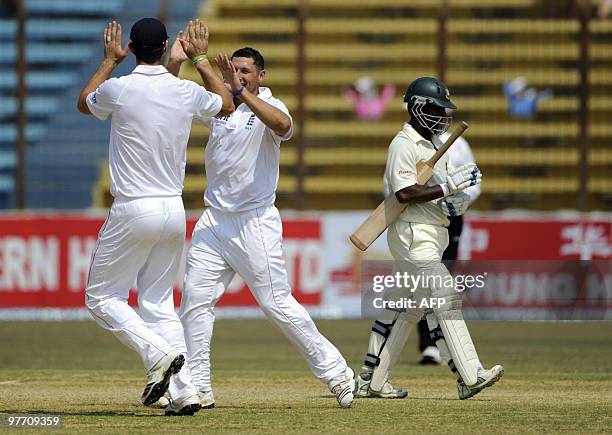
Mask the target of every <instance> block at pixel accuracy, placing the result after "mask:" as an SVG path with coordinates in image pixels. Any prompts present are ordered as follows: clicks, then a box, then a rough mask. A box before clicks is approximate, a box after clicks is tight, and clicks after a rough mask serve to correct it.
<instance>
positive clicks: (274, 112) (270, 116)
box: [238, 89, 291, 136]
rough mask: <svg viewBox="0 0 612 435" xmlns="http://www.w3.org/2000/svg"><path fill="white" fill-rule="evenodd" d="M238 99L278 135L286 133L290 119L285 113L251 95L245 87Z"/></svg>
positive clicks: (289, 126)
mask: <svg viewBox="0 0 612 435" xmlns="http://www.w3.org/2000/svg"><path fill="white" fill-rule="evenodd" d="M238 99H239V100H240V101H242V102H243V103H245V104H246V105H247V106H249V108H250V109H251V110H252V111H253V113H254V114H255V116H257V118H259V119H260V120H261V122H263V123H264V124H265V125H266V127H268V128H270V129H271V130H272V131H274V133H276V134H277V135H278V136H284V135H286V134H287V132H288V131H289V129H290V128H291V119H290V118H289V117H288V116H287V115H286V114H285V113H283V112H282V111H281V110H279V109H277V108H276V107H274V106H272V105H271V104H268V103H266V102H265V101H264V100H262V99H261V98H259V97H257V96H256V95H253V94H252V93H250V92H249V91H248V90H247V89H243V91H242V93H241V94H240V96H239V97H238Z"/></svg>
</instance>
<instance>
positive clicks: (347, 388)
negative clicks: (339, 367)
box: [328, 367, 355, 408]
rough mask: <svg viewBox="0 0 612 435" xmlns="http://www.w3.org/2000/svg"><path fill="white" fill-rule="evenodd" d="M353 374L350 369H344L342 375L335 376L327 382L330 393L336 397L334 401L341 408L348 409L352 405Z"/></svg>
mask: <svg viewBox="0 0 612 435" xmlns="http://www.w3.org/2000/svg"><path fill="white" fill-rule="evenodd" d="M354 377H355V372H354V371H353V369H351V368H350V367H347V368H346V372H345V373H344V374H343V375H340V376H337V377H335V378H334V379H332V380H331V381H329V383H328V386H329V389H330V391H331V392H332V393H334V394H335V395H336V400H337V401H338V404H339V405H340V407H341V408H348V407H350V406H351V403H353V399H354V398H355V396H354V395H353V391H355V379H353V378H354Z"/></svg>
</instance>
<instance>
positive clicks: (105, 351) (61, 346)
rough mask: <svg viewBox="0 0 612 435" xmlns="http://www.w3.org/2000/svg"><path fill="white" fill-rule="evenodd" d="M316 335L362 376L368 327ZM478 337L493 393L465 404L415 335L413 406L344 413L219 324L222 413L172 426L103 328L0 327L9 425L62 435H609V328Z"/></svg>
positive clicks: (282, 346)
mask: <svg viewBox="0 0 612 435" xmlns="http://www.w3.org/2000/svg"><path fill="white" fill-rule="evenodd" d="M317 324H318V326H319V328H320V329H321V331H322V332H323V333H324V334H325V335H326V336H327V337H328V338H329V339H330V340H331V341H332V342H334V343H335V344H336V345H337V346H338V347H339V349H340V350H341V352H342V353H343V354H344V356H345V357H346V358H347V360H348V361H349V363H350V364H351V366H352V367H353V368H355V369H358V368H359V367H360V365H361V361H362V358H363V353H364V352H365V350H366V344H367V338H368V331H369V328H370V322H369V321H319V322H317ZM470 326H471V330H472V335H473V337H474V341H475V343H476V346H477V349H478V350H479V354H480V357H481V359H482V360H483V362H484V363H485V364H486V365H491V364H494V363H499V364H503V365H504V367H505V369H506V375H505V376H504V377H503V378H502V380H501V381H500V382H499V383H498V384H496V385H495V386H494V387H493V388H490V389H486V390H485V391H484V392H482V393H481V394H479V395H478V396H476V397H475V398H473V399H470V400H467V401H459V400H457V392H456V389H455V385H454V380H453V377H452V376H451V374H450V371H449V370H448V368H447V367H421V366H418V365H417V364H416V360H417V353H416V349H415V337H414V336H412V337H411V338H410V339H409V342H408V345H407V347H406V349H405V351H404V355H403V356H402V359H401V360H400V363H399V365H398V366H397V368H396V370H395V372H394V376H393V380H394V382H395V383H396V384H398V385H401V386H404V387H407V388H408V389H409V391H410V395H409V398H408V399H406V400H383V399H358V400H356V401H355V402H354V403H353V406H352V407H351V408H350V409H340V408H338V406H337V404H336V401H335V398H334V397H333V396H332V395H331V393H330V392H329V391H328V390H327V387H326V386H325V385H323V384H321V383H319V382H318V381H317V380H316V379H315V378H314V377H313V376H312V375H311V374H310V372H309V371H308V369H307V367H306V365H305V363H304V362H303V361H302V360H301V358H300V357H299V356H298V355H297V353H296V352H295V351H294V350H293V348H292V347H291V346H290V345H289V343H288V342H287V340H285V338H284V337H283V336H282V335H281V334H280V333H279V332H277V331H276V330H275V329H274V328H273V327H272V326H271V324H269V323H268V322H267V321H265V320H233V321H231V320H226V321H219V322H217V325H216V326H215V338H214V342H213V364H214V366H213V382H214V388H215V397H216V400H217V408H215V409H213V410H203V411H201V412H199V413H198V414H196V415H195V416H193V417H165V416H163V412H162V411H161V410H154V409H147V408H144V407H143V406H141V405H140V400H139V399H140V394H141V392H142V388H143V387H144V381H145V373H144V369H143V368H142V366H141V363H140V360H139V358H138V356H137V355H136V354H135V353H134V352H133V351H131V350H129V349H128V348H126V347H124V346H123V345H121V344H120V343H119V342H118V341H117V340H116V339H115V338H114V337H113V336H112V335H111V334H110V333H107V332H105V331H103V330H102V329H100V328H99V327H97V326H96V325H95V324H94V323H93V322H63V323H55V322H0V343H1V344H2V350H1V351H0V412H1V413H31V414H40V413H45V414H56V415H57V414H59V415H62V416H63V418H64V426H63V430H64V431H66V432H75V431H78V432H82V433H91V432H104V433H119V432H126V431H130V432H132V433H164V432H171V433H174V432H179V431H180V432H192V433H202V432H235V431H257V432H275V433H281V432H282V433H286V432H315V431H316V432H325V433H327V432H353V433H356V432H366V433H374V432H379V433H380V432H391V431H393V432H398V431H399V432H429V431H435V432H440V433H442V432H460V433H467V432H477V433H509V432H514V433H525V432H548V433H558V432H572V433H591V432H611V428H612V358H611V357H612V323H610V322H608V323H605V322H594V323H501V322H471V323H470ZM4 420H5V418H4ZM2 429H5V428H2ZM19 430H21V431H23V429H19ZM53 433H61V431H53Z"/></svg>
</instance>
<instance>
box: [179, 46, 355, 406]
mask: <svg viewBox="0 0 612 435" xmlns="http://www.w3.org/2000/svg"><path fill="white" fill-rule="evenodd" d="M217 63H218V64H219V66H220V68H221V71H222V73H223V75H224V79H225V81H226V83H227V85H228V86H229V87H230V88H231V90H232V93H233V95H234V97H235V104H236V106H237V107H236V111H235V112H234V113H232V114H231V115H230V116H228V117H216V118H214V119H213V120H211V121H208V122H206V124H207V125H209V126H210V128H211V134H210V138H209V140H208V144H207V145H206V151H205V161H206V174H207V178H208V187H207V189H206V192H205V194H204V202H205V203H206V205H207V206H208V207H207V208H206V209H205V210H204V213H203V214H202V217H201V218H200V220H199V221H198V223H197V225H196V227H195V229H194V232H193V237H192V239H191V248H190V249H189V253H188V258H187V267H186V274H185V285H184V289H183V299H182V303H181V309H180V316H181V320H182V321H183V325H184V327H185V336H186V340H187V349H188V363H189V366H190V368H191V373H192V376H193V380H194V383H195V384H196V386H197V387H198V389H199V390H200V393H201V397H202V406H204V407H212V406H214V398H213V395H212V385H211V379H210V370H211V366H210V342H211V337H212V333H213V323H214V319H215V314H214V306H215V304H216V303H217V301H218V300H219V299H220V298H221V296H222V295H223V293H224V292H225V290H226V288H227V286H228V285H229V283H230V281H231V280H232V278H233V277H234V274H236V273H237V274H239V275H240V276H241V277H242V278H243V279H244V280H245V282H246V283H247V285H248V286H249V288H250V290H251V292H252V294H253V295H254V297H255V299H256V300H257V302H258V303H259V305H260V307H261V308H262V310H263V311H264V313H265V314H266V316H267V317H268V318H269V319H270V320H272V321H273V322H274V324H275V325H276V326H278V327H279V328H280V330H281V331H282V332H283V333H284V334H285V335H286V336H287V337H288V338H289V340H290V341H291V342H292V343H293V345H294V346H295V347H296V348H297V349H298V351H299V352H300V353H301V354H302V356H303V357H304V358H305V360H306V362H307V363H308V365H309V367H310V369H311V371H312V372H313V373H314V375H315V376H316V377H317V378H318V379H320V380H321V381H323V382H325V383H327V384H328V385H329V387H330V389H331V391H332V392H333V393H334V394H335V395H336V398H337V400H338V403H339V404H340V406H342V407H348V406H350V404H351V402H352V401H353V389H354V384H355V381H354V379H353V371H352V370H351V369H350V368H348V367H347V364H346V361H345V360H344V358H343V357H342V355H341V354H340V352H339V351H338V350H337V349H336V348H335V347H334V346H333V345H332V344H331V343H330V342H329V341H328V340H327V339H326V338H325V337H324V336H323V335H321V333H320V332H319V331H318V330H317V328H316V326H315V324H314V322H313V321H312V319H311V318H310V315H309V314H308V312H307V311H306V310H305V309H304V307H302V306H301V305H300V304H299V303H298V302H297V301H296V300H295V298H294V297H293V295H292V294H291V288H290V286H289V282H288V278H287V271H286V268H285V261H284V259H283V250H282V224H281V219H280V216H279V212H278V210H277V209H276V207H275V206H274V201H275V191H276V185H277V183H278V177H279V155H280V144H281V142H282V141H284V140H288V139H290V138H291V135H292V130H293V128H292V120H291V117H290V116H289V112H288V110H287V107H286V106H285V105H284V104H283V103H282V102H281V101H280V100H278V99H276V98H274V97H273V96H272V93H271V91H270V89H268V88H265V87H262V86H261V84H262V82H263V80H264V77H265V70H264V60H263V57H262V56H261V54H260V53H259V52H258V51H257V50H254V49H252V48H244V49H240V50H238V51H236V52H234V53H233V55H232V58H231V61H230V59H228V58H227V56H225V55H221V56H219V57H218V58H217Z"/></svg>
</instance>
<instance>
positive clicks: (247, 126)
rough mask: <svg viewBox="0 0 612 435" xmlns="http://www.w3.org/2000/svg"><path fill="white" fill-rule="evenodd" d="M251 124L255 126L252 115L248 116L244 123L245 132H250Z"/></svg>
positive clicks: (253, 115)
mask: <svg viewBox="0 0 612 435" xmlns="http://www.w3.org/2000/svg"><path fill="white" fill-rule="evenodd" d="M253 124H255V114H254V113H252V114H251V116H249V120H248V121H247V123H246V126H245V127H244V128H245V129H247V130H251V129H252V128H253Z"/></svg>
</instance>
